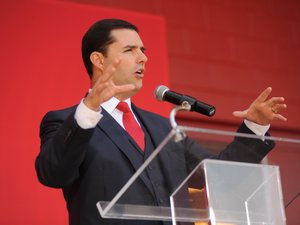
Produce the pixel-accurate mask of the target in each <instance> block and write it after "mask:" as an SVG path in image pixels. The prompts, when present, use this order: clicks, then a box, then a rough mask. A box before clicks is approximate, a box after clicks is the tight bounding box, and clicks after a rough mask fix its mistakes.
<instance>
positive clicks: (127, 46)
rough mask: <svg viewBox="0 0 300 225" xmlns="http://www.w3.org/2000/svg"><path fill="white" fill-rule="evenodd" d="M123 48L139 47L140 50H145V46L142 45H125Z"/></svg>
mask: <svg viewBox="0 0 300 225" xmlns="http://www.w3.org/2000/svg"><path fill="white" fill-rule="evenodd" d="M123 48H130V49H134V48H139V49H141V50H142V52H145V51H146V48H145V47H144V46H141V47H139V46H137V45H126V46H124V47H123Z"/></svg>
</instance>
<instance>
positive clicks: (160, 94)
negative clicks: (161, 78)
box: [154, 85, 170, 101]
mask: <svg viewBox="0 0 300 225" xmlns="http://www.w3.org/2000/svg"><path fill="white" fill-rule="evenodd" d="M168 90H170V89H169V88H168V87H166V86H164V85H159V86H157V87H156V88H155V90H154V97H155V98H156V99H157V100H158V101H164V95H165V93H166V91H168Z"/></svg>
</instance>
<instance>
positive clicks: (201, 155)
mask: <svg viewBox="0 0 300 225" xmlns="http://www.w3.org/2000/svg"><path fill="white" fill-rule="evenodd" d="M237 132H238V133H246V134H254V133H253V132H252V131H251V130H250V129H249V128H248V127H247V126H246V125H245V124H244V123H243V124H242V125H241V126H240V128H239V129H238V130H237ZM266 135H267V136H269V133H267V134H266ZM184 146H185V147H184V148H185V150H186V154H185V157H186V161H187V167H188V169H189V170H192V169H193V168H194V167H195V166H196V165H197V164H198V163H199V162H200V161H201V160H203V159H206V158H210V159H220V160H227V161H237V162H248V163H260V162H261V160H262V159H263V158H264V157H265V156H266V155H267V154H268V153H269V152H270V151H271V150H272V149H273V148H274V146H275V143H274V141H270V140H267V141H263V140H261V139H255V138H245V137H235V138H234V140H233V141H232V142H231V143H230V144H229V145H227V146H226V148H225V149H224V150H222V151H221V152H220V153H219V154H218V155H215V154H212V153H211V152H209V151H207V150H206V149H204V148H203V147H202V146H201V145H199V144H198V143H197V142H195V141H193V140H190V139H189V138H187V139H186V140H184Z"/></svg>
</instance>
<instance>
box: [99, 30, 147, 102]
mask: <svg viewBox="0 0 300 225" xmlns="http://www.w3.org/2000/svg"><path fill="white" fill-rule="evenodd" d="M111 35H112V36H113V38H114V40H115V42H114V43H112V44H110V45H109V46H108V50H107V56H106V57H105V58H104V62H103V63H104V64H103V65H104V68H105V67H107V66H108V65H109V64H111V63H112V62H113V61H114V60H115V59H116V58H119V59H120V60H121V62H120V64H119V65H118V66H117V69H116V71H115V73H114V75H113V81H114V83H115V84H116V85H124V84H133V85H134V86H135V90H134V92H133V93H130V94H129V95H130V96H131V95H133V94H135V93H136V92H137V91H139V90H140V89H141V88H142V81H143V78H144V72H145V63H146V61H147V57H146V55H145V54H144V52H145V48H144V45H143V42H142V40H141V38H140V36H139V35H138V33H137V32H136V31H134V30H130V29H116V30H113V31H112V32H111ZM130 96H127V97H130Z"/></svg>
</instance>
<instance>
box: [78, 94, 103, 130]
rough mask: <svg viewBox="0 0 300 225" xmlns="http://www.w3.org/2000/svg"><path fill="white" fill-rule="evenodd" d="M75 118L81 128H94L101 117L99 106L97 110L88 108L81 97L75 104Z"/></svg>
mask: <svg viewBox="0 0 300 225" xmlns="http://www.w3.org/2000/svg"><path fill="white" fill-rule="evenodd" d="M74 117H75V120H76V121H77V123H78V125H79V126H80V127H81V128H82V129H90V128H95V127H96V125H97V124H98V122H99V121H100V119H101V118H102V117H103V115H102V114H101V108H100V111H99V112H95V111H93V110H91V109H89V108H88V107H87V106H86V105H85V104H84V102H83V99H82V100H81V102H80V103H79V105H78V106H77V109H76V112H75V116H74Z"/></svg>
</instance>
